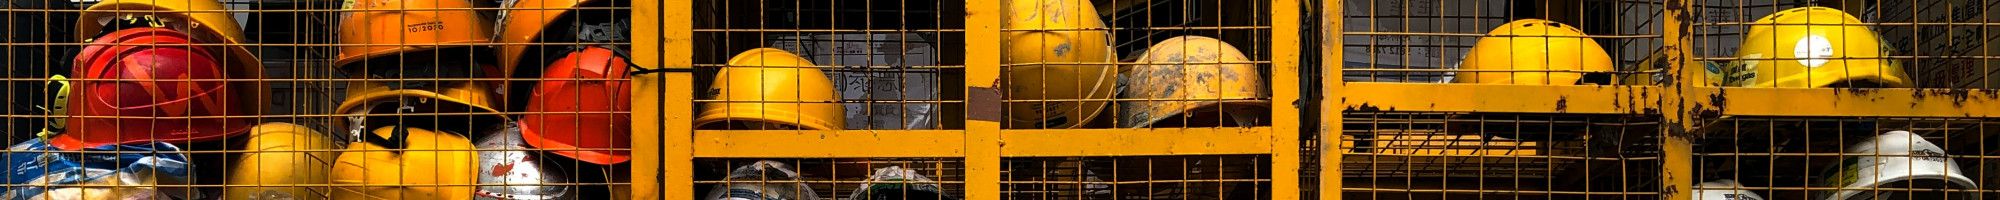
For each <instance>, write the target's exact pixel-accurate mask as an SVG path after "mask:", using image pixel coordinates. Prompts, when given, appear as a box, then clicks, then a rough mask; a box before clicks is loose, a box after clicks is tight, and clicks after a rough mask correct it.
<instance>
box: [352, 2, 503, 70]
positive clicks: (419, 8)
mask: <svg viewBox="0 0 2000 200" xmlns="http://www.w3.org/2000/svg"><path fill="white" fill-rule="evenodd" d="M341 6H342V7H341V10H344V11H343V12H342V13H341V17H340V43H341V44H344V45H350V46H342V47H341V48H340V55H338V56H336V57H335V59H334V61H333V64H334V65H335V66H346V65H347V64H349V63H355V62H357V61H362V60H368V59H370V58H375V57H380V56H385V55H394V54H400V53H405V52H417V51H422V50H430V49H441V48H461V47H475V46H470V45H473V44H479V43H487V42H490V41H492V38H493V29H492V28H490V27H487V26H488V25H491V24H487V23H485V20H481V19H480V18H479V14H478V13H477V12H474V11H473V10H471V9H472V8H473V5H472V2H470V1H465V0H434V1H352V0H350V1H346V4H345V5H341ZM473 55H477V56H486V55H484V54H473ZM424 61H428V60H427V59H426V60H424Z"/></svg>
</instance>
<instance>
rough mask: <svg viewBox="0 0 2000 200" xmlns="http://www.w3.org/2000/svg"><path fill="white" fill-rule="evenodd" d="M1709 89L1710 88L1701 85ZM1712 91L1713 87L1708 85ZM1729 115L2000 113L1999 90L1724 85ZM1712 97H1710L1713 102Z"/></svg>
mask: <svg viewBox="0 0 2000 200" xmlns="http://www.w3.org/2000/svg"><path fill="white" fill-rule="evenodd" d="M1704 89H1710V88H1704ZM1710 90H1715V89H1710ZM1720 90H1721V92H1719V93H1714V92H1711V93H1714V94H1720V95H1722V96H1721V98H1716V99H1720V100H1721V102H1709V104H1710V105H1711V106H1716V107H1720V108H1721V109H1722V114H1723V115H1729V116H1822V117H1863V116H1866V117H2000V91H1994V90H1985V91H1970V90H1924V89H1865V90H1864V89H1805V88H1722V89H1720ZM1711 101H1713V100H1711Z"/></svg>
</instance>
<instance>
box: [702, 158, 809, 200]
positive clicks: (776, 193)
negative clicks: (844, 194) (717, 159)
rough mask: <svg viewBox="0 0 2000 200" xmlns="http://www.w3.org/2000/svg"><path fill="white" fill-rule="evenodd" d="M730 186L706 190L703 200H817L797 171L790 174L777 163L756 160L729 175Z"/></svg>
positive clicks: (788, 169)
mask: <svg viewBox="0 0 2000 200" xmlns="http://www.w3.org/2000/svg"><path fill="white" fill-rule="evenodd" d="M727 180H728V181H731V182H729V183H723V184H720V185H716V186H715V189H712V190H709V191H708V197H707V198H702V199H703V200H738V199H762V200H818V199H819V197H818V196H814V194H817V193H814V192H813V190H812V188H811V187H806V185H805V184H804V183H799V182H797V181H798V180H799V172H796V171H792V169H791V168H790V167H787V166H785V163H781V162H778V161H769V160H764V161H757V162H756V163H750V165H747V166H743V167H737V168H736V170H732V171H730V172H729V178H727Z"/></svg>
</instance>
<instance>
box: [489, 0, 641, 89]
mask: <svg viewBox="0 0 2000 200" xmlns="http://www.w3.org/2000/svg"><path fill="white" fill-rule="evenodd" d="M506 2H507V5H502V6H505V7H507V8H508V9H507V10H501V11H500V13H501V14H500V17H501V19H500V25H499V31H500V33H499V34H497V35H498V36H499V39H498V40H499V41H500V43H502V45H498V46H499V48H498V50H499V55H500V57H499V58H500V69H501V71H502V72H503V73H504V74H508V75H513V74H514V71H515V70H517V69H516V68H518V67H521V66H522V62H553V61H555V60H556V59H554V58H549V59H534V58H537V56H532V55H523V54H527V52H529V49H535V48H536V47H543V48H547V47H552V46H558V45H530V44H528V43H535V42H537V41H543V42H559V43H571V42H607V43H619V42H629V41H631V40H629V37H627V34H628V31H629V30H628V29H627V27H625V25H626V24H623V23H625V22H624V21H622V20H621V19H622V18H620V17H613V16H626V15H624V14H625V13H627V12H625V10H621V9H613V8H619V7H629V6H628V4H630V2H631V1H597V0H512V1H506ZM572 12H576V13H577V14H571V13H572ZM586 13H587V14H586ZM583 16H591V17H597V16H604V17H605V18H602V19H578V18H577V17H583ZM564 17H571V18H564ZM577 23H582V24H577ZM551 26H556V27H551ZM552 28H562V29H552ZM568 28H576V29H580V30H575V31H574V32H572V31H566V30H564V29H568ZM545 31H559V32H570V33H567V34H565V33H556V34H557V35H562V36H556V35H551V36H554V37H558V38H560V39H558V38H544V36H543V35H542V33H544V32H545ZM575 32H584V34H579V33H575ZM542 39H555V40H559V41H548V40H542ZM571 40H576V41H571ZM560 46H569V45H560ZM523 59H528V60H523ZM526 66H529V67H541V65H540V63H529V64H527V65H526ZM528 70H541V69H528ZM524 73H525V72H524ZM528 78H532V77H528Z"/></svg>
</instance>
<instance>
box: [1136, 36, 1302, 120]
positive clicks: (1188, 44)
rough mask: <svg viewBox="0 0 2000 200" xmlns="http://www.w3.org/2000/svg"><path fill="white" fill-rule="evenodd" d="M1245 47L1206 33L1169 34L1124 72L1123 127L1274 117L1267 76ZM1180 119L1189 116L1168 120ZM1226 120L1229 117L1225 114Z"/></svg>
mask: <svg viewBox="0 0 2000 200" xmlns="http://www.w3.org/2000/svg"><path fill="white" fill-rule="evenodd" d="M1250 61H1251V60H1250V58H1249V57H1248V56H1245V55H1243V51H1242V50H1237V49H1236V46H1232V45H1229V43H1225V42H1223V41H1222V40H1216V39H1215V38H1209V37H1202V36H1181V37H1175V38H1168V39H1167V40H1165V41H1160V43H1159V44H1154V45H1153V47H1150V48H1147V49H1146V54H1145V55H1141V56H1139V61H1138V63H1137V64H1138V65H1134V66H1129V67H1126V68H1124V69H1122V70H1120V71H1119V73H1120V74H1122V76H1119V77H1118V81H1119V85H1121V86H1123V87H1120V88H1124V91H1121V92H1119V98H1121V99H1132V101H1126V102H1119V103H1118V117H1119V119H1118V127H1125V128H1139V127H1156V126H1159V125H1160V124H1168V123H1172V124H1180V123H1183V122H1185V124H1183V125H1187V126H1216V125H1223V124H1215V125H1201V124H1213V123H1224V124H1231V123H1233V124H1234V125H1245V126H1247V125H1254V124H1255V123H1258V121H1263V120H1258V119H1257V118H1259V117H1265V116H1269V115H1270V101H1269V100H1265V97H1266V96H1268V95H1267V94H1266V93H1265V83H1264V76H1263V75H1260V74H1259V73H1258V70H1257V65H1254V64H1250V63H1249V62H1250ZM1176 117H1179V118H1180V119H1185V120H1167V119H1172V118H1176ZM1225 117H1226V118H1227V121H1225V119H1222V118H1225Z"/></svg>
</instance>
